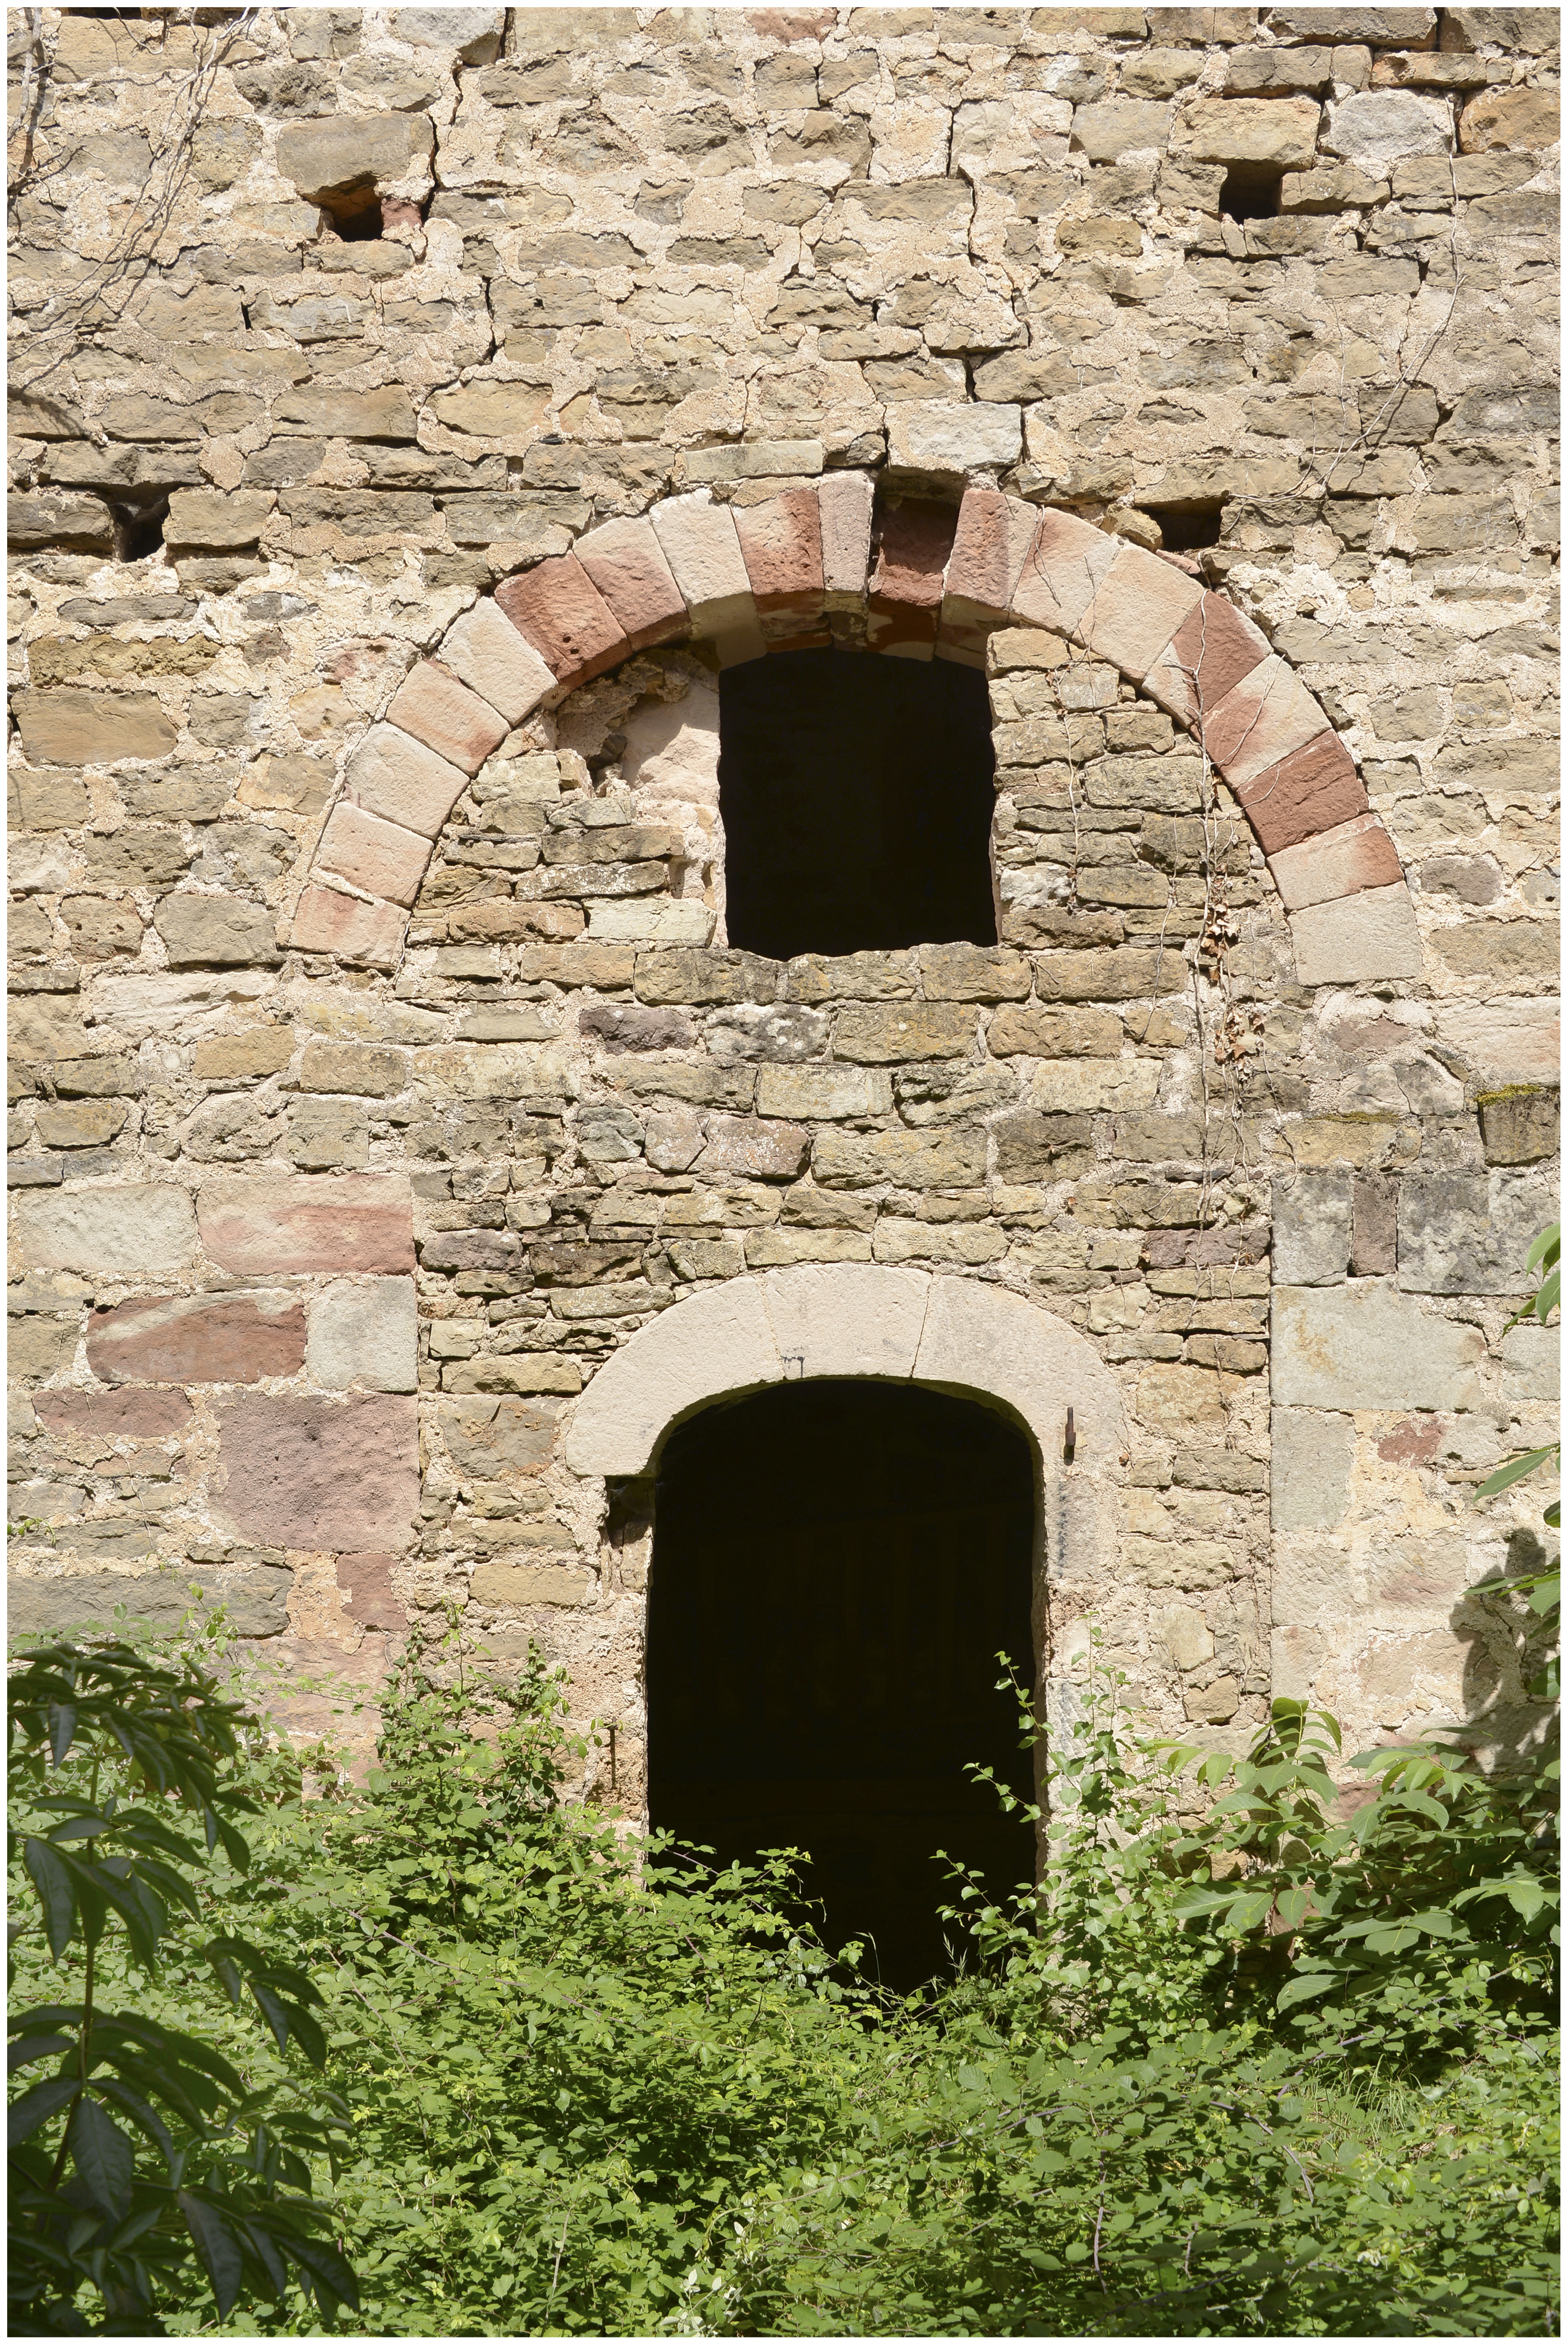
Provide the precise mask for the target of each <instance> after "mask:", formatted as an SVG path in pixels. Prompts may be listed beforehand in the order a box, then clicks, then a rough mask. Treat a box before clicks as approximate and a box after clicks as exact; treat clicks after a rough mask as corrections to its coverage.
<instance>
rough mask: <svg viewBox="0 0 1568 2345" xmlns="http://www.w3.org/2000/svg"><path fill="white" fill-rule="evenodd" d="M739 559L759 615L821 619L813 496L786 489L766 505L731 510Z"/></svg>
mask: <svg viewBox="0 0 1568 2345" xmlns="http://www.w3.org/2000/svg"><path fill="white" fill-rule="evenodd" d="M732 512H733V519H734V524H735V534H736V536H737V537H738V538H739V539H740V542H741V558H742V560H743V561H744V563H745V565H746V575H747V576H748V578H749V579H750V580H751V582H752V593H753V594H754V596H755V597H756V605H757V609H758V612H759V613H760V614H762V615H763V616H764V618H766V617H767V616H768V615H769V614H771V613H774V612H790V613H796V614H800V615H801V616H803V617H804V618H807V619H820V617H821V615H822V609H823V597H824V592H825V588H824V582H823V574H822V508H821V506H820V505H819V504H818V503H817V500H816V496H815V493H814V491H812V490H810V489H786V490H785V491H784V493H783V495H782V496H776V497H770V498H769V499H768V501H767V503H765V504H760V505H735V506H733V508H732Z"/></svg>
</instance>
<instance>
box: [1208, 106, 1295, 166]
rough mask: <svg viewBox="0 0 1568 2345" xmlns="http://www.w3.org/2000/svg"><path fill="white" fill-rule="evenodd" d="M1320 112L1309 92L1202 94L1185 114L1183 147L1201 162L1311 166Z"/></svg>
mask: <svg viewBox="0 0 1568 2345" xmlns="http://www.w3.org/2000/svg"><path fill="white" fill-rule="evenodd" d="M1319 120H1320V108H1319V107H1318V104H1317V101H1316V100H1315V99H1313V98H1310V97H1278V98H1270V97H1220V98H1202V99H1199V102H1198V104H1197V105H1196V106H1194V107H1191V108H1190V110H1189V114H1188V117H1187V126H1186V128H1187V146H1186V152H1187V153H1189V155H1190V156H1191V157H1192V158H1193V160H1194V161H1195V162H1199V163H1228V164H1237V163H1243V164H1245V163H1253V164H1258V165H1261V166H1265V167H1269V168H1271V169H1275V170H1279V171H1310V169H1311V167H1312V164H1313V160H1314V158H1315V157H1316V155H1317V151H1318V124H1319Z"/></svg>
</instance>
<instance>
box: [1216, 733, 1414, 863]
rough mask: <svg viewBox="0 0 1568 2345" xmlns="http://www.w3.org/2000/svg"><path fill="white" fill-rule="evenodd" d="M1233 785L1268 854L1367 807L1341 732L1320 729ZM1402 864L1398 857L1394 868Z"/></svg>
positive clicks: (1339, 823)
mask: <svg viewBox="0 0 1568 2345" xmlns="http://www.w3.org/2000/svg"><path fill="white" fill-rule="evenodd" d="M1318 713H1319V715H1320V716H1321V714H1322V711H1321V710H1319V712H1318ZM1232 787H1233V788H1234V790H1235V792H1236V796H1237V797H1238V798H1239V800H1240V803H1241V806H1242V808H1243V810H1244V812H1245V814H1246V816H1247V819H1248V821H1249V823H1250V824H1251V826H1252V827H1253V829H1254V830H1255V831H1256V833H1257V835H1258V842H1259V846H1260V847H1261V848H1262V849H1263V852H1264V854H1265V855H1269V856H1273V855H1277V854H1278V853H1279V852H1280V849H1281V848H1287V847H1299V846H1300V843H1301V841H1302V840H1303V839H1308V838H1316V837H1319V836H1320V834H1321V833H1322V832H1324V831H1331V830H1337V829H1339V828H1340V827H1341V826H1342V825H1343V824H1345V823H1348V822H1352V821H1353V820H1354V819H1355V817H1356V816H1357V815H1359V814H1365V812H1366V810H1367V794H1366V791H1365V789H1364V788H1363V787H1362V786H1361V776H1360V775H1359V774H1358V773H1357V771H1356V768H1355V766H1354V763H1353V762H1352V760H1351V754H1350V751H1349V750H1348V749H1347V748H1346V746H1345V745H1344V743H1343V742H1342V741H1341V740H1340V736H1339V735H1338V734H1337V733H1327V732H1325V733H1320V734H1319V736H1318V737H1317V739H1316V740H1315V741H1309V742H1308V743H1307V744H1306V745H1305V746H1304V747H1302V748H1300V749H1293V750H1292V751H1291V752H1290V756H1288V757H1281V758H1280V762H1279V764H1278V765H1276V766H1264V768H1263V771H1262V772H1261V773H1260V774H1254V775H1252V777H1250V779H1249V780H1248V781H1245V782H1237V783H1233V784H1232ZM1398 868H1399V867H1398V863H1397V860H1396V864H1395V870H1396V873H1397V872H1398ZM1368 884H1371V883H1368Z"/></svg>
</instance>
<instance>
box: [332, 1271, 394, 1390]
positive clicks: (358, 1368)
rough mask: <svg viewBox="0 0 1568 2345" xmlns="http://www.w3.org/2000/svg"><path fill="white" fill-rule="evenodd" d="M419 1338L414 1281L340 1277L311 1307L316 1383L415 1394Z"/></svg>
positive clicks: (344, 1387)
mask: <svg viewBox="0 0 1568 2345" xmlns="http://www.w3.org/2000/svg"><path fill="white" fill-rule="evenodd" d="M419 1334H420V1331H419V1314H418V1308H417V1304H416V1302H415V1296H414V1282H413V1280H412V1279H411V1278H368V1279H347V1278H341V1279H337V1280H335V1281H334V1282H333V1284H331V1285H330V1286H329V1287H328V1288H327V1289H326V1291H325V1293H324V1294H318V1295H317V1296H316V1297H315V1298H314V1300H313V1301H312V1303H311V1305H310V1335H309V1345H308V1346H307V1350H306V1355H305V1358H306V1365H307V1367H308V1368H309V1372H310V1381H311V1383H312V1384H315V1385H323V1386H326V1387H327V1388H328V1389H329V1391H332V1392H346V1391H347V1390H348V1389H349V1386H359V1389H361V1390H362V1391H365V1392H389V1393H411V1392H413V1391H415V1390H416V1389H417V1388H418V1385H419V1366H420V1362H419Z"/></svg>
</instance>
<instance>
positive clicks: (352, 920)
mask: <svg viewBox="0 0 1568 2345" xmlns="http://www.w3.org/2000/svg"><path fill="white" fill-rule="evenodd" d="M407 926H408V916H407V914H406V913H405V912H402V911H400V909H398V907H397V906H396V905H395V904H367V903H366V902H364V900H363V899H362V898H359V897H358V896H345V895H342V894H340V893H339V890H338V889H337V888H306V890H305V892H304V894H303V895H302V896H301V897H300V898H299V908H298V911H297V912H296V913H295V915H294V928H293V931H292V941H293V942H294V943H295V944H296V945H298V947H299V948H300V949H301V950H302V951H305V952H330V953H337V954H339V955H340V956H341V958H342V959H345V960H366V961H369V962H370V963H371V964H372V965H373V966H374V967H377V968H388V967H389V966H391V965H392V964H393V963H394V962H395V961H396V959H397V958H398V955H399V953H400V951H401V949H402V944H403V932H404V930H405V929H406V928H407Z"/></svg>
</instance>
